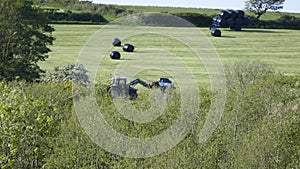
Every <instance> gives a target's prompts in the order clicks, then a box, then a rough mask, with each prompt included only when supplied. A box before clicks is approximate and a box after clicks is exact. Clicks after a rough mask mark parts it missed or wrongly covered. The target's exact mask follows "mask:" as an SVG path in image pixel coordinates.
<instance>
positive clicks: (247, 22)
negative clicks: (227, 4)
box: [242, 16, 251, 26]
mask: <svg viewBox="0 0 300 169" xmlns="http://www.w3.org/2000/svg"><path fill="white" fill-rule="evenodd" d="M242 20H243V22H242V24H243V26H249V25H250V22H251V21H250V19H249V18H248V17H247V16H244V17H243V19H242Z"/></svg>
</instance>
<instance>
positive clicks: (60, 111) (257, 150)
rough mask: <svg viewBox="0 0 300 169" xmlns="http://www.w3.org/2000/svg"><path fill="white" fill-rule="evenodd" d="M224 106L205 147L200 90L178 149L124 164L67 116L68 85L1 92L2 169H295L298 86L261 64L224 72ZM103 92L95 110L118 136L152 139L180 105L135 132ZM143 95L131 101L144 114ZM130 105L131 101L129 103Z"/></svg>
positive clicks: (21, 86) (173, 100) (299, 157)
mask: <svg viewBox="0 0 300 169" xmlns="http://www.w3.org/2000/svg"><path fill="white" fill-rule="evenodd" d="M226 75H227V86H228V88H227V102H226V107H225V111H224V114H223V117H222V120H221V122H220V124H219V126H218V128H217V129H216V131H215V132H214V133H213V135H212V136H211V137H210V138H209V139H208V141H207V142H206V143H203V144H202V143H199V131H200V130H201V128H202V126H203V122H204V120H205V118H206V114H207V112H208V110H209V107H210V100H211V98H212V97H213V95H214V94H213V93H211V92H209V91H206V90H205V89H200V93H199V94H200V98H201V100H200V106H199V110H200V112H201V113H200V114H199V117H198V122H197V123H196V125H195V126H194V127H193V128H192V130H191V132H190V134H189V135H188V136H187V137H186V138H185V139H184V140H183V141H181V142H180V143H179V144H178V145H177V146H176V147H175V148H173V149H171V150H169V151H167V152H165V153H163V154H161V155H158V156H155V157H151V158H139V159H132V158H125V157H120V156H117V155H114V154H111V153H109V152H106V151H104V150H103V149H102V148H101V147H99V146H98V145H97V144H95V143H93V142H92V141H91V140H90V138H89V137H88V136H87V135H86V134H85V132H84V130H82V128H81V126H80V123H78V120H77V118H76V115H75V113H74V111H73V110H72V94H71V88H70V86H71V84H70V83H59V84H58V83H53V82H51V83H48V84H26V83H23V82H10V83H4V82H2V83H1V84H0V93H1V95H2V96H3V97H1V99H0V118H1V123H0V125H1V127H0V133H1V134H0V143H1V144H0V146H1V147H0V167H1V168H34V167H37V168H41V167H44V168H297V167H299V164H300V153H299V150H300V143H299V140H300V132H299V126H300V116H299V113H300V109H299V103H300V100H299V97H300V80H299V79H300V78H299V75H294V76H285V75H281V74H278V73H275V72H274V71H273V70H272V68H270V67H269V66H267V65H263V64H260V63H253V62H250V63H247V62H243V63H236V64H231V65H227V66H226ZM106 87H107V86H106V85H102V84H99V86H98V87H97V93H96V95H97V100H98V104H99V109H101V110H102V111H103V115H104V116H105V118H106V120H107V122H108V123H109V124H110V125H111V126H113V127H114V128H115V129H116V130H117V131H119V132H122V133H126V134H127V135H129V136H134V137H149V136H153V135H156V134H159V133H160V132H161V131H163V130H165V129H166V128H168V126H169V125H170V124H171V123H172V120H171V119H176V116H177V113H176V112H177V111H178V109H177V108H178V106H179V104H180V102H179V99H178V95H177V94H176V92H175V93H174V94H172V95H170V96H169V104H170V105H169V106H168V107H167V109H166V111H165V112H164V114H163V115H162V116H160V117H159V118H158V119H157V120H155V121H153V122H150V123H146V124H138V123H133V122H130V121H129V120H127V119H125V118H123V117H122V115H121V114H118V113H117V111H116V110H115V106H114V104H113V102H112V98H111V97H110V95H109V94H107V92H106ZM146 96H147V93H141V94H140V97H139V98H138V99H137V100H135V101H130V102H131V103H132V104H133V105H134V106H136V107H137V108H139V109H147V108H148V103H149V100H147V99H146ZM127 101H128V100H127Z"/></svg>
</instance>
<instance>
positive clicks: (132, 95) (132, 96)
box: [129, 93, 137, 100]
mask: <svg viewBox="0 0 300 169" xmlns="http://www.w3.org/2000/svg"><path fill="white" fill-rule="evenodd" d="M129 97H130V98H129V99H130V100H134V99H136V98H137V93H130V95H129Z"/></svg>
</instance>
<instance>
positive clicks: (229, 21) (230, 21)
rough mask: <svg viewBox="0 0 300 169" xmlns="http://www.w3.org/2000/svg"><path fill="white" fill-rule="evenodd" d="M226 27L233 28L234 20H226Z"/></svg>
mask: <svg viewBox="0 0 300 169" xmlns="http://www.w3.org/2000/svg"><path fill="white" fill-rule="evenodd" d="M227 25H228V26H229V27H231V26H234V25H235V20H234V19H232V18H228V19H227Z"/></svg>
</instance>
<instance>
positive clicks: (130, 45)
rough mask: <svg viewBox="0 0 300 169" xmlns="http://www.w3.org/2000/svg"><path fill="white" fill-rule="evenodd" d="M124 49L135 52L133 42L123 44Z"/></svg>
mask: <svg viewBox="0 0 300 169" xmlns="http://www.w3.org/2000/svg"><path fill="white" fill-rule="evenodd" d="M123 51H125V52H133V51H134V46H133V45H132V44H129V43H126V44H125V45H123Z"/></svg>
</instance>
